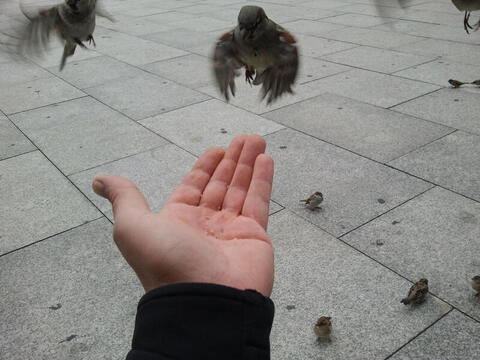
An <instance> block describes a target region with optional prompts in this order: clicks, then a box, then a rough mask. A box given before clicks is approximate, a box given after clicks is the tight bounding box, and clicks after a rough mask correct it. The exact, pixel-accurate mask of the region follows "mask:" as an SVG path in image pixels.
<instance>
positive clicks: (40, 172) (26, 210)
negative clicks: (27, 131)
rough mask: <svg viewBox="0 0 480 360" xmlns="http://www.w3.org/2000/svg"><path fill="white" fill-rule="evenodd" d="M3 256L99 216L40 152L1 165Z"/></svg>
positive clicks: (0, 242) (0, 243)
mask: <svg viewBox="0 0 480 360" xmlns="http://www.w3.org/2000/svg"><path fill="white" fill-rule="evenodd" d="M0 180H1V182H0V193H1V194H2V201H1V202H0V224H1V226H0V239H1V241H0V254H4V253H6V252H9V251H13V250H15V249H18V248H20V247H23V246H25V245H28V244H31V243H33V242H35V241H39V240H42V239H44V238H46V237H48V236H52V235H55V234H57V233H59V232H62V231H65V230H68V229H70V228H72V227H74V226H78V225H81V224H83V223H84V222H85V221H89V220H93V219H96V218H99V217H100V215H101V214H100V213H99V212H98V211H97V210H96V209H95V207H94V206H93V205H92V204H91V203H90V202H89V201H88V200H87V199H86V198H85V197H84V196H83V195H82V194H81V193H80V192H79V191H78V190H77V189H76V188H75V187H74V186H73V185H72V184H71V183H70V182H69V181H68V179H66V178H65V177H64V176H63V175H62V174H61V173H60V172H59V171H58V170H57V169H56V168H55V167H54V166H53V165H52V164H51V163H50V162H49V161H48V159H46V158H45V157H44V156H43V155H42V154H41V153H40V152H39V151H34V152H30V153H27V154H23V155H19V156H15V157H13V158H10V159H6V160H2V161H1V162H0Z"/></svg>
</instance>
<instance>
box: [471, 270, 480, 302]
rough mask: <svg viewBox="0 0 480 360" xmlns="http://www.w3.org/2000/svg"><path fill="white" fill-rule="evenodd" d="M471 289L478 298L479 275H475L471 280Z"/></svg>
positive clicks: (479, 289)
mask: <svg viewBox="0 0 480 360" xmlns="http://www.w3.org/2000/svg"><path fill="white" fill-rule="evenodd" d="M472 288H473V290H475V291H476V292H477V295H475V296H479V297H480V275H476V276H474V277H473V278H472Z"/></svg>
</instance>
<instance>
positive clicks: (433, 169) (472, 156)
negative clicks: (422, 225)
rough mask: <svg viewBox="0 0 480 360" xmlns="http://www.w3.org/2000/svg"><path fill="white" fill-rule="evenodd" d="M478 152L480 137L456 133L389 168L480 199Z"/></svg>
mask: <svg viewBox="0 0 480 360" xmlns="http://www.w3.org/2000/svg"><path fill="white" fill-rule="evenodd" d="M479 153H480V136H477V135H471V134H467V133H464V132H461V131H457V132H455V133H453V134H450V135H448V136H446V137H444V138H442V139H440V140H437V141H435V142H433V143H431V144H429V145H427V146H425V147H423V148H420V149H418V150H416V151H413V152H411V153H410V154H407V155H405V156H402V157H401V158H399V159H396V160H394V161H392V162H390V165H392V166H393V167H396V168H398V169H401V170H404V171H406V172H408V173H410V174H413V175H416V176H419V177H421V178H422V179H425V180H428V181H431V182H433V183H435V184H438V185H441V186H444V187H446V188H449V189H451V190H454V191H457V192H459V193H460V194H462V195H465V196H468V197H471V198H474V199H476V200H480V162H479V161H478V154H479Z"/></svg>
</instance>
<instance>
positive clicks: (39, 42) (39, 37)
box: [18, 7, 60, 55]
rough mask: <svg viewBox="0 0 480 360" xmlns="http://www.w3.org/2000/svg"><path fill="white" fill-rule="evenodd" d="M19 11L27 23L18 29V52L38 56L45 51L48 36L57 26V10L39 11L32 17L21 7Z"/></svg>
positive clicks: (55, 8) (54, 8)
mask: <svg viewBox="0 0 480 360" xmlns="http://www.w3.org/2000/svg"><path fill="white" fill-rule="evenodd" d="M21 10H22V13H23V14H24V15H25V17H26V18H27V19H28V20H29V21H28V23H27V24H26V25H25V26H23V27H22V28H21V29H20V33H19V37H18V40H19V44H18V51H19V53H21V54H33V55H40V54H42V53H43V52H44V51H45V50H46V49H47V47H48V43H49V41H50V35H51V33H52V31H54V30H55V29H56V26H57V25H58V24H59V21H60V15H59V14H58V9H57V7H51V8H49V9H44V10H40V11H39V12H38V13H37V14H36V15H33V16H32V15H30V14H28V13H27V12H26V11H25V10H24V9H23V8H22V7H21Z"/></svg>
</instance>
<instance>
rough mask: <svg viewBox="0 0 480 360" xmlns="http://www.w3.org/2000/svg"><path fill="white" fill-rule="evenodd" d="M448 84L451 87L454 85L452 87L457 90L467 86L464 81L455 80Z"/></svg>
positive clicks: (449, 81)
mask: <svg viewBox="0 0 480 360" xmlns="http://www.w3.org/2000/svg"><path fill="white" fill-rule="evenodd" d="M448 83H449V84H450V85H452V87H453V88H455V89H456V88H459V87H460V86H462V85H465V84H467V83H464V82H462V81H458V80H454V79H450V80H448Z"/></svg>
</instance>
